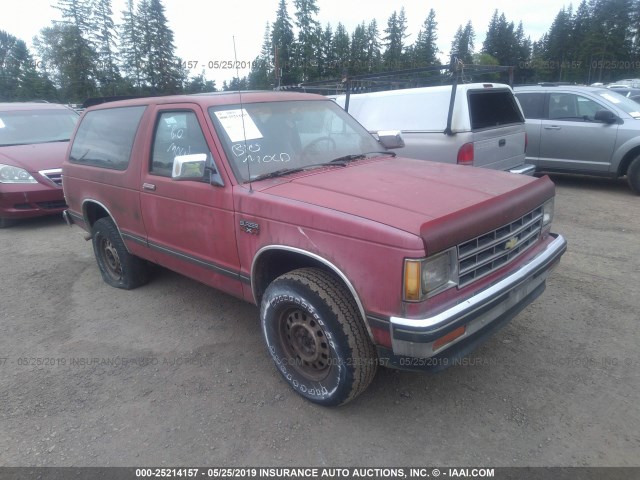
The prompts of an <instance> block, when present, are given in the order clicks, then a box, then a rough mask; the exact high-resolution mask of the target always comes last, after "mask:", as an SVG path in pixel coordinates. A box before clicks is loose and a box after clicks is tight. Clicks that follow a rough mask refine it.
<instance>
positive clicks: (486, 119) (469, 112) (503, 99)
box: [334, 83, 535, 175]
mask: <svg viewBox="0 0 640 480" xmlns="http://www.w3.org/2000/svg"><path fill="white" fill-rule="evenodd" d="M452 95H453V96H454V101H453V104H452V103H451V100H452ZM334 98H335V101H336V102H337V103H338V105H340V106H341V107H343V108H345V109H346V110H347V111H348V112H349V113H350V114H351V115H353V116H354V117H355V118H356V120H358V121H359V122H360V123H361V124H362V125H363V126H364V127H365V128H366V129H367V130H369V132H371V133H373V134H378V133H379V132H381V131H389V130H399V131H400V132H401V133H402V138H403V140H404V143H405V145H404V147H402V148H399V149H397V150H396V151H397V152H398V153H399V154H400V155H403V156H405V157H409V158H417V159H420V160H432V161H436V162H444V163H454V164H455V163H457V164H459V165H473V166H476V167H485V168H492V169H496V170H507V171H510V172H514V173H524V174H529V175H531V174H533V172H534V171H535V167H534V166H532V165H526V164H525V146H526V134H525V124H524V122H525V119H524V116H523V114H522V111H521V109H520V106H519V105H518V102H517V101H516V99H515V97H514V96H513V91H512V90H511V88H510V87H509V86H508V85H503V84H499V83H470V84H462V85H457V87H456V90H455V92H453V89H452V86H451V85H445V86H438V87H423V88H407V89H402V90H389V91H383V92H373V93H361V94H352V95H349V99H348V100H349V101H348V105H347V96H346V95H339V96H337V97H334Z"/></svg>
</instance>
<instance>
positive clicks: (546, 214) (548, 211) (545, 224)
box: [542, 198, 554, 235]
mask: <svg viewBox="0 0 640 480" xmlns="http://www.w3.org/2000/svg"><path fill="white" fill-rule="evenodd" d="M553 204H554V199H553V198H552V199H551V200H547V201H546V202H544V204H543V205H542V234H543V235H544V234H546V233H549V231H550V230H551V222H552V221H553V207H554V205H553Z"/></svg>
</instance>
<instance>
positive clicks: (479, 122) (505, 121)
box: [468, 89, 524, 130]
mask: <svg viewBox="0 0 640 480" xmlns="http://www.w3.org/2000/svg"><path fill="white" fill-rule="evenodd" d="M468 95H469V97H468V98H469V111H470V114H471V129H472V130H480V129H483V128H495V127H500V126H503V125H511V124H514V123H523V122H524V118H522V113H520V108H519V107H518V104H517V103H516V100H515V98H514V96H513V93H511V91H509V90H489V89H487V90H482V91H470V92H469V94H468Z"/></svg>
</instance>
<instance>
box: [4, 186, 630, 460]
mask: <svg viewBox="0 0 640 480" xmlns="http://www.w3.org/2000/svg"><path fill="white" fill-rule="evenodd" d="M554 181H556V183H557V187H558V195H557V198H556V219H555V222H554V225H555V226H554V231H557V232H560V233H562V234H563V235H564V236H565V237H566V238H567V240H568V242H569V251H568V252H567V253H566V254H565V256H564V257H563V260H562V262H561V264H560V266H559V267H558V268H557V269H556V271H555V272H554V274H553V275H552V277H551V279H550V280H549V282H548V285H547V290H546V292H545V293H544V294H543V295H542V297H540V298H539V299H538V300H537V301H536V302H535V303H534V304H532V305H530V306H529V307H528V308H527V309H526V310H525V311H524V312H523V313H521V314H520V315H519V316H518V317H517V318H516V319H515V320H514V321H512V322H511V323H510V324H509V325H508V326H507V327H505V328H504V329H503V330H501V331H500V332H499V333H498V334H497V335H496V336H494V337H493V338H492V339H491V340H490V341H489V342H487V343H486V344H485V345H483V346H482V347H481V348H480V349H479V350H477V351H476V352H474V353H473V354H472V355H471V356H470V357H468V359H467V362H466V364H465V365H460V366H456V367H454V368H451V369H449V370H447V371H445V372H442V373H439V374H433V375H426V374H419V373H410V372H398V371H393V370H386V369H381V370H379V372H378V375H377V376H376V378H375V379H374V381H373V383H372V385H371V386H370V388H369V389H368V390H367V391H366V392H365V393H364V394H363V395H362V396H360V397H359V398H358V399H356V400H355V401H354V402H352V403H350V404H348V405H347V406H344V407H341V408H334V409H328V408H322V407H318V406H315V405H312V404H310V403H308V402H306V401H305V400H303V399H302V398H301V397H299V396H298V395H296V394H295V393H294V392H293V391H291V390H290V389H289V388H288V387H287V386H286V384H285V383H284V381H283V380H282V379H281V378H280V376H279V374H278V373H277V371H276V369H275V367H274V366H273V364H272V362H271V361H270V359H269V357H268V355H267V352H266V349H265V347H264V345H263V341H262V338H261V334H260V330H259V328H258V310H257V308H256V307H254V306H252V305H249V304H246V303H243V302H241V301H239V300H236V299H234V298H232V297H230V296H227V295H225V294H222V293H219V292H217V291H215V290H212V289H210V288H208V287H205V286H203V285H200V284H198V283H196V282H194V281H191V280H189V279H187V278H185V277H182V276H179V275H177V274H174V273H172V272H169V271H167V270H163V269H159V268H158V269H157V271H155V273H154V275H153V280H152V282H151V283H149V284H148V285H146V286H144V287H142V288H139V289H137V290H133V291H121V290H117V289H113V288H110V287H109V286H107V285H106V284H105V283H103V282H102V280H101V278H100V275H99V272H98V269H97V267H96V265H95V260H94V258H93V252H92V249H91V243H90V242H85V241H84V240H83V236H82V232H81V230H80V229H79V228H77V227H74V228H72V229H69V228H68V227H67V226H66V225H64V224H63V223H62V221H61V220H60V219H58V218H46V219H39V220H32V221H28V222H24V223H21V224H19V225H17V226H15V227H12V228H9V229H4V230H0V258H2V261H1V263H0V282H2V288H1V292H2V311H1V312H0V322H1V331H2V334H1V335H0V424H1V425H2V426H1V428H0V465H2V466H116V465H118V466H139V465H156V466H165V465H166V466H189V465H195V466H203V465H216V466H304V465H315V466H336V465H337V466H383V465H384V466H400V465H425V464H426V465H442V466H445V465H446V466H458V467H459V466H494V467H498V466H637V465H640V460H639V459H640V413H639V412H640V410H639V409H638V392H639V391H640V374H639V371H640V368H639V367H640V356H639V353H638V348H637V345H638V339H639V338H640V329H639V326H638V317H639V315H638V310H639V308H638V307H639V305H640V268H638V267H639V263H640V262H639V259H640V241H639V239H640V216H639V215H638V212H639V211H640V197H637V196H634V195H633V194H631V193H630V191H629V189H628V187H627V186H626V184H625V183H624V182H620V181H609V180H598V179H585V178H579V177H554Z"/></svg>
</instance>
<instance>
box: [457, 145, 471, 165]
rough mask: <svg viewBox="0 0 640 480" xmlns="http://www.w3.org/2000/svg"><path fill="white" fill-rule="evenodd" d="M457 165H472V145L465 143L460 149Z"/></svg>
mask: <svg viewBox="0 0 640 480" xmlns="http://www.w3.org/2000/svg"><path fill="white" fill-rule="evenodd" d="M458 165H473V143H465V144H464V145H462V146H461V147H460V150H458Z"/></svg>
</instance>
